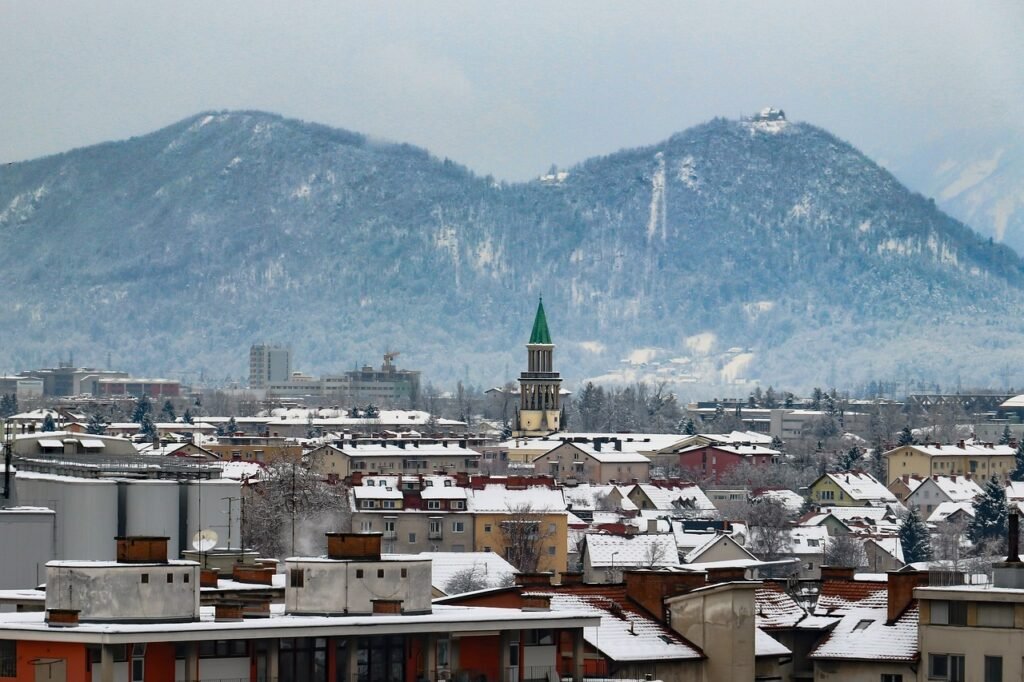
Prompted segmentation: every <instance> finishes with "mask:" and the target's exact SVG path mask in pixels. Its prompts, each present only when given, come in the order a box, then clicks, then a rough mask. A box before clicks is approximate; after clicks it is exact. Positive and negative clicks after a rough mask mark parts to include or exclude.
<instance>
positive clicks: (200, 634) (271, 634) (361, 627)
mask: <svg viewBox="0 0 1024 682" xmlns="http://www.w3.org/2000/svg"><path fill="white" fill-rule="evenodd" d="M200 614H201V615H200V620H199V621H192V622H186V623H167V622H160V623H109V622H105V623H80V624H78V625H76V626H74V627H67V628H62V627H50V626H49V625H47V624H46V623H45V622H44V617H45V613H43V612H40V611H36V612H28V613H5V614H0V639H24V640H36V641H47V642H80V643H83V644H130V643H132V642H152V641H161V642H188V641H194V640H196V639H271V638H277V637H342V636H352V637H366V636H368V635H388V634H419V633H431V632H446V633H465V632H484V631H493V630H509V629H532V628H557V627H568V628H583V627H597V626H598V625H599V624H600V620H601V619H600V618H599V617H598V616H596V615H593V614H590V613H587V612H585V611H520V610H519V609H502V608H495V607H489V606H449V605H440V604H435V605H434V606H433V612H432V613H426V614H420V615H404V614H403V615H376V616H296V615H286V614H285V613H284V605H283V604H271V606H270V617H269V618H253V619H248V620H244V621H241V622H220V623H218V622H216V621H215V620H214V608H213V607H201V608H200Z"/></svg>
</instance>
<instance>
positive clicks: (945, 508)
mask: <svg viewBox="0 0 1024 682" xmlns="http://www.w3.org/2000/svg"><path fill="white" fill-rule="evenodd" d="M960 511H962V512H964V513H966V514H967V515H968V516H970V517H971V518H972V519H973V518H974V504H973V503H972V502H942V503H940V504H939V506H937V507H935V511H933V512H932V515H931V516H929V517H928V523H938V522H940V521H945V520H946V519H948V518H949V517H950V516H952V515H953V514H955V513H956V512H960Z"/></svg>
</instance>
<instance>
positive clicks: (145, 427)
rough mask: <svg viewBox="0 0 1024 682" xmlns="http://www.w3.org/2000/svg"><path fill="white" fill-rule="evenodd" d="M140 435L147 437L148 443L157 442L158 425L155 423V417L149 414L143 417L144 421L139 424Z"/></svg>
mask: <svg viewBox="0 0 1024 682" xmlns="http://www.w3.org/2000/svg"><path fill="white" fill-rule="evenodd" d="M139 433H141V434H142V435H143V436H145V437H146V440H148V441H154V440H156V438H157V436H158V433H159V432H158V431H157V428H156V423H155V422H154V421H153V416H152V415H151V414H149V413H148V412H147V413H146V414H144V415H142V421H140V422H139Z"/></svg>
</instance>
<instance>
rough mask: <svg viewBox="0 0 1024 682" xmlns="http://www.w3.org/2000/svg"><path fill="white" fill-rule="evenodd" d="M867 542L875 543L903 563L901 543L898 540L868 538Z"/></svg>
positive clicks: (893, 538) (894, 538)
mask: <svg viewBox="0 0 1024 682" xmlns="http://www.w3.org/2000/svg"><path fill="white" fill-rule="evenodd" d="M867 542H873V543H875V544H876V545H878V546H879V547H880V548H881V549H883V550H884V551H885V552H886V553H887V554H889V555H891V556H892V557H893V558H895V559H896V560H897V561H899V562H900V563H903V543H901V542H900V539H899V538H897V537H892V538H868V540H867Z"/></svg>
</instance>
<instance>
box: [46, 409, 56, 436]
mask: <svg viewBox="0 0 1024 682" xmlns="http://www.w3.org/2000/svg"><path fill="white" fill-rule="evenodd" d="M56 430H57V422H56V421H54V419H53V414H52V413H50V412H47V413H46V416H45V417H43V431H45V432H47V433H48V432H50V431H56Z"/></svg>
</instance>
